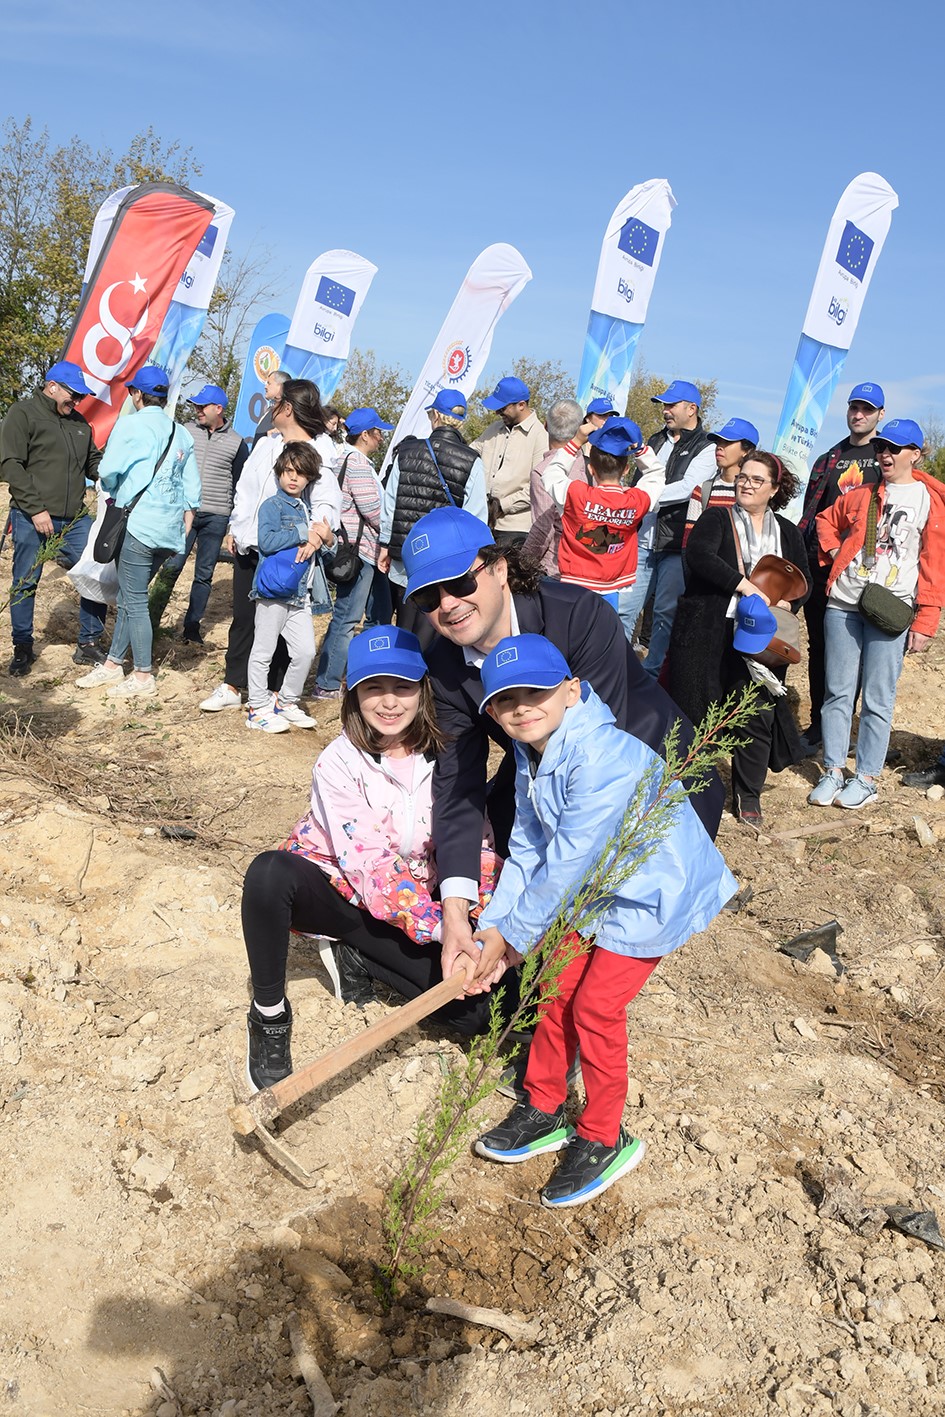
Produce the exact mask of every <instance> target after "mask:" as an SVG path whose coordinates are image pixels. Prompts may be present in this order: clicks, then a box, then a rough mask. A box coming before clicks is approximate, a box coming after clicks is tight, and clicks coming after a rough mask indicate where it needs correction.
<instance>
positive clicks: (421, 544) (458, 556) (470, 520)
mask: <svg viewBox="0 0 945 1417" xmlns="http://www.w3.org/2000/svg"><path fill="white" fill-rule="evenodd" d="M494 544H495V537H494V536H493V535H492V532H491V531H490V530H489V528H488V527H487V526H486V523H485V522H481V521H480V520H479V518H478V517H474V516H473V514H472V512H465V511H463V509H462V507H435V508H434V509H433V511H432V512H427V514H426V516H425V517H421V518H420V520H419V521H418V522H416V523H415V525H414V528H413V530H412V531H411V532H410V533H409V534H408V535H407V538H406V540H405V541H404V545H403V550H402V552H401V555H402V556H403V558H404V570H405V571H406V572H407V589H406V591H405V592H404V594H405V595H407V596H411V595H414V594H416V592H417V591H418V590H423V587H424V586H427V585H436V584H437V582H438V581H451V580H453V579H454V577H456V576H461V575H462V574H463V572H464V571H468V570H469V568H470V566H471V565H472V563H473V562H474V561H475V559H476V557H477V555H478V554H479V550H480V548H481V547H483V546H493V545H494Z"/></svg>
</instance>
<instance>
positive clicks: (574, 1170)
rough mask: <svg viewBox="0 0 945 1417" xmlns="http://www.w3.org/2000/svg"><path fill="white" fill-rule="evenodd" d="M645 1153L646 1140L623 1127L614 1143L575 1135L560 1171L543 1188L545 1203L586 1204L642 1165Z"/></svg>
mask: <svg viewBox="0 0 945 1417" xmlns="http://www.w3.org/2000/svg"><path fill="white" fill-rule="evenodd" d="M645 1152H646V1143H645V1142H644V1141H641V1140H640V1138H639V1137H631V1136H628V1135H627V1133H626V1132H625V1131H624V1129H623V1127H621V1128H620V1134H619V1136H618V1137H617V1141H616V1144H615V1145H614V1146H605V1145H604V1143H603V1142H600V1141H587V1140H586V1139H585V1138H584V1137H577V1136H576V1137H573V1138H572V1139H571V1141H570V1142H569V1143H568V1149H567V1151H566V1152H565V1154H564V1156H563V1157H562V1159H561V1163H560V1165H559V1166H558V1169H557V1171H556V1172H555V1174H554V1175H553V1176H552V1178H551V1180H550V1181H549V1182H548V1184H547V1185H546V1186H545V1187H543V1189H542V1192H541V1203H542V1205H547V1206H551V1207H556V1206H566V1205H583V1203H584V1202H585V1201H589V1200H592V1199H593V1198H594V1196H599V1195H600V1194H601V1192H602V1191H606V1190H607V1187H608V1186H612V1185H613V1184H614V1182H615V1181H619V1179H620V1177H621V1176H625V1175H626V1174H627V1172H628V1171H632V1170H633V1168H634V1166H639V1164H640V1162H641V1161H642V1160H643V1157H644V1154H645Z"/></svg>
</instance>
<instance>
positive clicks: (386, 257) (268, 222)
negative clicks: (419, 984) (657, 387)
mask: <svg viewBox="0 0 945 1417" xmlns="http://www.w3.org/2000/svg"><path fill="white" fill-rule="evenodd" d="M3 10H4V13H3V17H2V20H0V34H2V36H3V39H4V48H5V51H6V55H5V63H4V81H3V88H4V98H3V111H4V112H6V113H7V114H9V115H10V116H12V117H13V118H15V119H16V120H17V121H20V120H22V119H23V118H24V117H25V116H26V115H27V114H31V115H32V116H33V118H34V120H35V121H36V122H37V123H38V124H39V125H42V124H46V125H47V126H48V128H49V130H50V135H51V137H52V139H53V140H54V141H65V140H67V139H68V138H69V137H70V136H71V135H72V134H73V133H75V134H78V135H79V136H80V137H81V138H83V139H84V140H86V141H87V142H88V143H90V144H92V145H93V146H100V145H108V146H110V147H112V148H113V149H114V150H116V151H120V150H122V149H123V148H124V146H125V145H126V144H127V142H128V140H129V138H130V137H131V136H132V135H133V134H134V133H135V132H137V131H140V130H141V129H143V128H145V127H147V125H148V124H153V126H154V127H155V129H156V130H157V131H158V132H159V133H160V134H161V136H162V137H163V138H164V139H165V140H168V141H170V140H174V139H177V140H179V141H181V142H182V143H184V144H190V145H191V146H192V147H193V149H194V152H195V155H196V157H197V158H198V159H199V161H200V163H201V165H202V167H203V176H202V179H201V182H200V184H199V185H200V186H201V187H202V188H203V189H204V190H206V191H208V192H212V193H213V194H215V195H217V196H219V197H222V198H225V199H226V200H227V201H229V202H230V203H231V204H232V205H233V206H234V207H235V208H236V213H237V216H236V221H235V223H234V227H233V233H232V239H231V244H232V245H233V246H234V247H235V248H237V249H243V248H245V247H246V246H248V245H249V244H250V243H252V242H256V243H258V244H261V245H262V246H264V247H265V248H267V249H268V250H269V251H270V252H271V259H272V265H273V268H274V270H275V271H276V272H277V274H278V275H279V276H280V278H281V279H282V283H283V289H284V290H285V298H284V300H283V302H282V305H283V308H284V309H285V310H286V312H287V313H291V309H290V307H291V304H292V303H293V302H294V299H295V294H296V291H297V289H298V286H299V283H300V282H301V278H302V275H303V273H304V270H305V267H306V266H307V265H308V263H309V262H310V261H311V260H312V259H313V258H314V257H315V256H316V255H317V254H318V253H319V252H320V251H323V250H325V249H328V248H330V247H333V246H341V247H349V248H351V249H353V250H355V251H359V252H361V253H362V254H363V255H365V256H367V257H368V258H369V259H370V260H372V261H373V262H374V263H375V264H376V265H377V266H378V268H379V271H378V275H377V276H376V278H375V281H374V285H373V287H372V290H371V293H370V295H369V297H368V299H367V301H366V302H365V305H364V309H363V311H362V314H361V318H360V321H359V324H358V328H357V332H356V338H355V342H356V344H358V345H359V346H361V347H362V348H367V347H371V348H373V349H374V350H375V351H376V353H377V354H378V356H379V358H381V359H383V360H387V361H390V362H394V363H398V364H400V365H402V366H403V367H404V368H405V369H406V370H407V371H408V373H409V374H410V375H411V376H413V375H415V374H416V373H417V372H418V371H419V368H420V365H421V363H422V361H423V359H424V357H425V355H426V353H427V350H428V348H429V346H430V343H431V341H432V339H433V337H434V335H435V333H436V331H437V329H438V328H439V325H440V322H441V320H442V318H443V316H444V314H445V312H446V309H447V307H448V306H449V304H450V302H451V300H452V298H453V295H454V293H455V291H456V288H457V286H458V284H459V281H460V279H461V277H462V275H463V274H464V272H465V270H466V268H467V266H468V265H469V264H470V262H471V261H472V260H473V258H474V257H475V256H476V255H477V254H478V252H479V251H480V250H481V249H482V248H483V247H484V246H487V245H488V244H489V243H491V242H493V241H508V242H511V243H512V244H513V245H515V246H517V247H518V248H519V249H520V250H521V252H522V253H523V255H524V256H525V258H526V260H527V261H528V263H529V265H530V266H531V269H532V271H533V273H534V279H533V280H532V282H531V283H530V284H529V285H528V286H527V287H526V289H525V291H524V292H523V293H522V295H521V296H520V297H519V299H518V301H517V302H516V303H515V304H514V305H513V306H512V307H511V309H510V310H509V311H508V312H507V313H506V315H505V316H504V317H503V321H502V323H501V325H500V326H499V330H498V333H497V335H496V339H495V343H494V345H493V350H492V357H491V360H490V364H489V369H488V371H487V372H488V373H489V374H490V375H492V376H495V377H498V376H499V375H500V374H501V373H502V372H503V371H504V368H505V366H506V365H507V364H508V363H509V362H510V361H511V359H512V358H513V357H514V356H515V355H517V354H525V355H528V356H530V357H533V358H536V359H543V358H557V359H560V360H561V361H562V362H563V363H564V365H565V367H566V368H568V369H569V370H571V371H573V373H574V375H575V377H576V376H577V371H578V368H579V365H580V360H581V353H582V349H583V341H584V331H585V326H586V323H587V313H588V306H589V303H590V297H591V292H592V289H593V284H594V274H595V270H596V266H597V259H598V254H599V250H600V241H601V237H602V234H603V230H604V226H605V223H606V220H607V218H608V217H609V215H610V212H611V211H612V209H613V207H614V206H615V205H616V203H617V201H618V200H619V199H620V197H621V196H622V195H623V194H624V192H626V191H627V190H628V189H629V188H630V187H632V186H633V185H634V184H635V183H637V182H640V181H643V180H645V179H646V178H650V177H666V178H668V179H669V181H670V183H671V184H672V187H673V190H674V193H675V195H676V199H677V202H678V204H679V205H678V207H677V210H676V211H675V213H674V220H673V226H672V230H671V231H670V232H669V234H668V236H667V239H666V245H665V249H664V255H663V260H662V265H661V267H660V272H659V276H658V278H657V283H656V288H655V292H654V296H653V299H652V301H651V304H650V311H649V320H648V323H647V326H646V329H645V330H644V332H643V336H642V339H641V342H640V346H639V352H638V360H639V359H640V358H642V359H643V360H644V361H645V363H646V365H647V366H648V367H649V368H650V369H652V370H654V371H656V372H660V373H663V374H665V375H666V376H667V377H670V376H674V375H679V376H682V377H686V376H688V377H694V378H716V379H717V380H718V383H719V401H718V408H717V413H718V416H719V418H724V417H728V416H731V415H733V414H739V415H742V416H747V417H750V418H752V419H754V421H755V422H757V423H758V424H759V427H760V428H761V432H762V439H763V441H766V442H770V440H771V438H772V436H773V434H774V428H775V423H776V420H777V415H778V412H779V410H780V406H781V401H782V398H783V394H784V389H785V386H786V383H787V379H788V374H789V372H790V367H791V361H792V358H793V354H794V349H795V345H796V343H797V337H798V334H799V331H800V326H801V321H802V319H803V316H804V312H805V310H806V307H807V300H808V296H809V294H810V289H811V285H812V282H813V278H814V272H815V270H816V266H817V262H818V260H819V257H820V252H821V248H822V245H823V240H824V236H825V234H826V229H827V223H828V221H829V219H830V216H831V213H832V211H833V208H834V206H835V205H836V202H837V199H838V198H839V196H840V193H841V191H842V190H843V188H844V186H845V185H846V184H847V182H849V181H850V179H851V178H852V177H854V176H855V175H856V174H857V173H858V172H862V171H869V170H872V171H875V172H879V173H880V174H882V176H883V177H885V178H886V180H887V181H888V182H889V183H890V184H891V185H892V186H893V187H894V188H895V190H896V191H897V192H898V194H899V199H900V206H899V209H898V210H897V211H896V212H895V214H894V216H893V221H892V228H891V230H890V234H889V237H888V240H887V242H886V246H885V250H884V251H883V254H882V256H881V258H880V260H879V264H878V266H877V269H876V274H875V276H874V278H873V282H872V285H871V287H870V291H869V295H868V297H867V300H866V306H865V309H864V313H863V316H862V319H861V321H860V325H859V328H858V330H857V333H856V336H855V339H854V342H853V348H852V349H851V351H850V355H849V357H848V359H847V364H846V368H845V370H844V373H843V375H842V376H841V384H840V388H839V390H838V393H837V395H836V397H835V400H834V404H833V406H832V408H831V410H830V414H829V415H828V420H827V423H826V424H825V427H824V430H823V433H822V437H821V444H822V445H823V444H826V442H828V441H830V440H832V439H834V438H836V437H837V436H838V435H839V432H840V431H842V429H843V427H844V425H843V422H842V419H843V410H844V406H845V400H846V393H847V391H848V389H849V387H850V386H851V385H852V384H853V383H855V382H858V381H860V380H864V379H868V380H878V381H879V382H881V383H882V384H883V386H884V387H885V389H886V395H887V399H886V402H887V410H888V413H889V416H895V415H904V416H912V417H917V418H918V419H919V420H920V421H923V420H925V419H926V418H927V416H928V415H930V414H932V415H934V416H936V417H937V418H939V419H945V352H943V347H942V344H943V341H942V323H943V321H942V315H943V311H942V303H943V302H942V282H941V280H940V277H939V267H940V264H941V250H942V240H943V229H945V221H943V193H942V174H941V137H942V127H943V124H942V108H941V100H940V97H939V96H938V94H937V89H936V86H935V83H934V74H935V72H937V69H936V66H937V65H938V62H939V60H938V56H939V55H940V53H941V48H942V41H943V39H945V18H943V13H945V12H943V9H942V7H941V6H940V5H933V4H932V3H930V0H926V3H914V0H905V3H900V4H898V5H890V4H888V3H886V4H883V5H880V4H877V3H875V0H860V3H859V4H857V5H849V4H842V5H841V4H839V3H830V0H819V3H818V2H817V0H796V3H793V4H791V5H784V6H781V5H777V6H776V5H773V4H769V3H766V0H752V3H739V0H718V3H715V4H712V5H708V4H706V3H704V0H702V3H698V4H697V3H695V0H677V3H676V4H675V5H672V6H661V7H650V8H649V9H644V7H642V6H639V5H636V4H633V3H631V0H616V3H615V0H600V3H598V4H597V5H594V6H586V5H580V4H577V3H570V4H565V3H562V0H541V3H537V0H534V2H533V3H531V4H521V3H520V4H514V3H496V0H480V3H479V4H476V5H472V6H459V5H443V4H438V5H431V4H429V3H426V0H424V2H423V3H415V0H401V2H400V3H391V0H385V2H384V3H382V2H381V0H343V2H342V3H340V4H333V5H331V6H328V5H325V4H318V3H316V4H312V3H298V0H283V3H281V4H279V3H276V4H269V5H264V4H261V3H259V0H227V3H225V4H219V5H215V6H209V7H208V6H203V5H195V4H193V3H187V4H184V3H181V0H167V3H165V4H164V5H163V6H157V7H143V8H142V7H135V6H129V5H127V4H105V5H102V6H100V7H98V9H97V10H96V9H95V8H92V9H85V10H83V8H82V7H81V6H77V5H76V4H75V3H74V0H68V3H67V0H45V3H44V5H43V6H42V7H39V6H33V7H29V8H26V7H23V8H20V7H16V8H14V7H13V5H12V4H9V3H8V4H5V5H4V6H3ZM152 16H153V18H152Z"/></svg>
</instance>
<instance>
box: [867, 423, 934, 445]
mask: <svg viewBox="0 0 945 1417" xmlns="http://www.w3.org/2000/svg"><path fill="white" fill-rule="evenodd" d="M873 441H874V443H891V444H892V445H893V447H894V448H922V447H924V446H925V434H924V433H923V432H922V429H921V428H920V427H919V425H918V423H916V421H915V419H914V418H894V419H893V420H892V421H891V422H890V423H884V424H883V426H882V428H880V430H879V432H878V433H874V434H873Z"/></svg>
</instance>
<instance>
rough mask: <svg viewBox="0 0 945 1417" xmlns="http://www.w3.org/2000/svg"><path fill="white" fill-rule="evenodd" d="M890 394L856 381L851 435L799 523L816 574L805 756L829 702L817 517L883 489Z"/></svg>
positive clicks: (823, 471) (831, 454) (822, 460)
mask: <svg viewBox="0 0 945 1417" xmlns="http://www.w3.org/2000/svg"><path fill="white" fill-rule="evenodd" d="M885 405H886V395H885V394H884V393H883V390H882V388H881V387H880V385H879V384H877V383H874V382H868V383H865V384H856V385H855V386H854V387H853V388H852V389H851V390H850V395H849V398H848V400H847V428H848V430H849V432H848V434H847V437H846V438H841V440H840V442H839V443H834V445H833V447H832V448H828V450H827V452H825V453H821V455H820V457H819V458H818V459H817V461H816V462H815V463H814V466H813V467H812V468H811V473H810V480H809V481H808V483H807V490H806V492H805V493H804V509H803V511H802V512H801V516H800V519H799V521H798V526H799V527H800V529H801V533H802V535H803V537H804V544H805V546H806V547H807V559H808V561H809V562H810V566H811V572H812V575H813V589H812V590H811V593H810V597H809V599H808V601H807V604H806V605H805V606H804V620H805V622H806V624H807V683H808V688H809V690H810V724H809V726H808V727H807V728H806V729H805V731H804V732H803V733H802V734H801V748H802V750H803V752H804V756H805V757H808V758H812V757H814V755H815V754H816V753H817V752H818V751H819V749H820V746H821V742H822V738H823V735H822V733H821V721H820V718H821V711H822V709H823V703H824V692H825V680H824V616H825V615H826V613H827V573H828V568H827V567H825V566H824V564H823V560H822V558H821V556H820V554H819V553H820V548H819V546H818V542H817V517H818V516H819V514H820V513H821V512H826V511H827V510H828V509H829V508H830V507H832V506H833V504H834V503H835V502H836V501H837V500H838V499H839V498H840V497H843V496H845V495H846V493H847V492H852V491H855V489H856V488H858V487H877V486H878V485H879V483H880V481H881V474H880V470H879V457H878V453H877V449H876V447H875V444H874V441H873V440H874V437H875V434H876V429H877V428H878V427H879V423H880V419H881V418H882V417H883V414H884V413H885V412H886V407H885Z"/></svg>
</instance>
